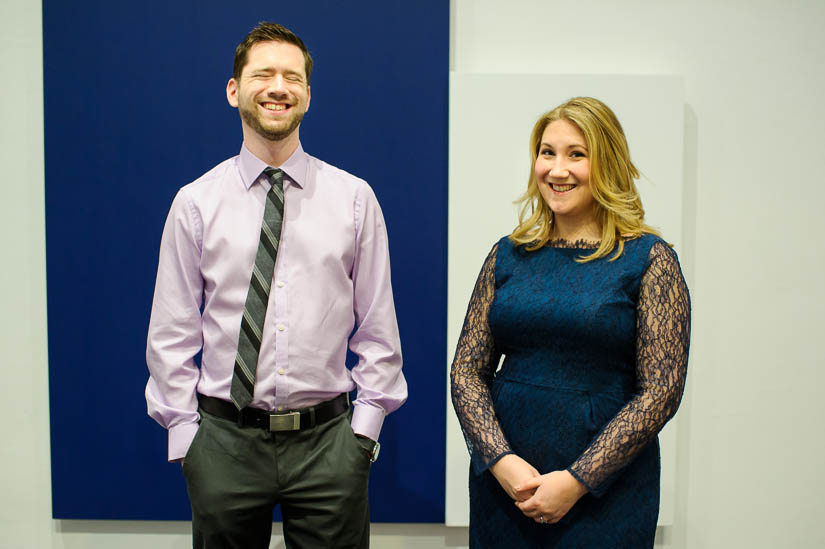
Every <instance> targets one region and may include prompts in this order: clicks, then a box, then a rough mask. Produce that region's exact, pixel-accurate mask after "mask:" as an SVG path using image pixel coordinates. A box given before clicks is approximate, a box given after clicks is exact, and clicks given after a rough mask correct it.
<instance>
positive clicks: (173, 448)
mask: <svg viewBox="0 0 825 549" xmlns="http://www.w3.org/2000/svg"><path fill="white" fill-rule="evenodd" d="M197 432H198V424H197V423H182V424H180V425H175V426H174V427H170V428H169V461H180V460H182V459H183V458H185V457H186V452H188V451H189V446H190V445H191V444H192V439H194V438H195V433H197Z"/></svg>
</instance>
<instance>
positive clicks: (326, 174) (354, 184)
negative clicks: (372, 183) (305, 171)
mask: <svg viewBox="0 0 825 549" xmlns="http://www.w3.org/2000/svg"><path fill="white" fill-rule="evenodd" d="M307 157H309V165H310V171H311V172H314V173H315V180H316V181H317V183H318V184H319V185H337V186H341V185H345V186H348V187H350V188H352V189H353V190H358V189H360V188H362V187H365V188H369V184H368V183H367V182H366V181H365V180H363V179H361V178H360V177H358V176H356V175H353V174H351V173H349V172H348V171H346V170H343V169H341V168H339V167H337V166H333V165H332V164H330V163H329V162H325V161H323V160H321V159H320V158H316V157H314V156H312V155H309V154H308V155H307Z"/></svg>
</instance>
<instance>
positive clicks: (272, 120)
mask: <svg viewBox="0 0 825 549" xmlns="http://www.w3.org/2000/svg"><path fill="white" fill-rule="evenodd" d="M312 65H313V62H312V58H311V57H310V55H309V52H308V51H307V49H306V47H305V46H304V43H303V42H302V41H301V39H300V38H298V37H297V36H296V35H295V34H293V33H292V32H291V31H289V30H288V29H286V28H284V27H282V26H281V25H277V24H273V23H261V24H260V25H258V26H257V27H256V28H255V29H253V30H252V31H251V32H250V34H249V35H248V36H247V37H246V38H245V39H244V41H243V42H241V44H240V45H239V46H238V48H237V50H236V51H235V63H234V72H233V76H232V78H231V79H230V80H229V82H228V84H227V86H226V97H227V100H228V101H229V104H230V105H232V106H233V107H236V108H237V109H238V111H239V112H240V116H241V126H242V129H243V146H242V147H241V151H240V154H239V155H238V156H236V157H234V158H231V159H229V160H226V161H224V162H223V163H221V164H219V165H217V166H216V167H214V168H213V169H212V170H210V171H209V172H207V173H206V174H204V175H203V176H201V177H200V178H199V179H197V180H196V181H194V182H193V183H190V184H189V185H186V186H184V187H183V188H182V189H181V190H180V191H179V192H178V194H177V196H176V197H175V200H174V202H173V204H172V207H171V211H170V213H169V217H168V219H167V221H166V225H165V228H164V231H163V238H162V241H161V248H160V259H159V265H158V277H157V284H156V287H155V296H154V301H153V304H152V317H151V321H150V325H149V338H148V345H147V352H146V355H147V363H148V365H149V371H150V378H149V383H148V384H147V387H146V399H147V402H148V409H149V415H150V416H152V417H153V418H154V419H155V420H157V421H158V422H159V423H160V424H161V425H163V426H164V427H166V428H167V429H168V430H169V460H170V461H180V462H181V464H182V467H183V474H184V477H185V478H186V483H187V488H188V491H189V499H190V502H191V505H192V516H193V520H192V529H193V538H194V539H193V542H194V546H195V547H198V548H200V547H208V548H212V547H221V548H223V547H238V548H241V547H242V548H245V549H246V548H256V547H261V548H266V547H268V546H269V540H270V536H271V525H272V510H273V508H274V506H275V505H279V504H280V505H281V513H282V516H283V520H284V537H285V539H286V543H287V546H288V547H309V548H315V547H367V546H368V544H369V511H368V504H367V478H368V474H369V466H370V463H371V461H374V459H375V458H376V456H377V450H378V444H377V440H378V435H379V432H380V430H381V425H382V422H383V419H384V416H385V415H386V414H388V413H390V412H392V411H393V410H395V409H397V408H398V407H399V406H400V405H401V404H403V403H404V401H405V400H406V396H407V386H406V382H405V380H404V377H403V374H402V373H401V347H400V342H399V336H398V327H397V324H396V319H395V308H394V305H393V298H392V289H391V286H390V265H389V255H388V247H387V235H386V228H385V226H384V220H383V217H382V214H381V209H380V208H379V206H378V202H377V201H376V198H375V195H374V194H373V192H372V190H371V189H370V187H369V186H368V185H367V184H366V183H365V182H364V181H362V180H360V179H358V178H356V177H354V176H352V175H350V174H348V173H346V172H344V171H342V170H339V169H337V168H334V167H332V166H330V165H328V164H326V163H324V162H322V161H320V160H318V159H316V158H313V157H311V156H309V155H308V154H306V153H305V152H304V151H303V149H302V147H301V143H300V140H299V136H298V134H299V129H300V125H301V120H302V119H303V116H304V113H305V112H306V111H307V109H308V108H309V103H310V86H309V80H310V76H311V73H312ZM353 328H354V331H353ZM347 345H349V348H350V349H351V350H352V351H353V352H354V353H355V354H356V355H357V356H358V363H357V365H356V366H354V367H353V368H352V370H351V371H350V370H348V369H347V368H346V366H345V358H346V350H347ZM199 351H202V359H201V366H200V368H198V367H197V365H196V364H195V361H194V357H195V355H196V354H197V353H198V352H199ZM354 388H357V398H356V400H355V401H354V402H353V406H352V409H351V410H350V406H349V398H348V393H349V392H350V391H351V390H352V389H354Z"/></svg>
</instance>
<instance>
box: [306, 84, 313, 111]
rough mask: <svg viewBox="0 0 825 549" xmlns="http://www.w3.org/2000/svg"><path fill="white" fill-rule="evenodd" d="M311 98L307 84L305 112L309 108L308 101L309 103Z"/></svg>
mask: <svg viewBox="0 0 825 549" xmlns="http://www.w3.org/2000/svg"><path fill="white" fill-rule="evenodd" d="M311 99H312V94H311V93H310V89H309V86H307V108H306V109H304V112H305V113H306V112H307V111H308V110H309V103H310V100H311Z"/></svg>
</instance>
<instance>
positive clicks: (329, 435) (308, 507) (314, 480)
mask: <svg viewBox="0 0 825 549" xmlns="http://www.w3.org/2000/svg"><path fill="white" fill-rule="evenodd" d="M349 416H350V414H341V415H340V416H338V417H336V418H334V419H332V420H330V421H328V422H326V423H323V424H321V425H316V426H315V427H313V428H311V429H305V430H303V431H291V432H281V433H270V432H268V431H264V430H263V429H259V428H255V427H239V426H238V425H237V424H236V423H235V422H232V421H228V420H225V419H222V418H218V417H215V416H212V415H209V414H207V413H204V412H201V417H202V419H201V424H200V427H199V428H198V432H197V434H196V435H195V439H194V440H193V441H192V445H191V446H190V448H189V451H188V453H187V454H186V459H185V461H184V465H183V474H184V477H185V478H186V486H187V489H188V491H189V501H190V503H191V505H192V538H193V547H194V549H258V548H260V549H267V548H268V547H269V541H270V537H271V535H272V511H273V509H274V508H275V506H276V505H280V506H281V515H282V517H283V521H284V522H283V525H284V539H285V541H286V546H287V547H289V548H295V549H304V548H307V549H317V548H327V547H331V548H345V547H346V548H366V547H369V504H368V500H367V484H368V479H369V468H370V461H369V455H368V453H367V451H365V445H364V443H362V441H361V440H362V439H359V438H357V437H356V436H355V435H354V434H353V432H352V428H351V427H350V424H349Z"/></svg>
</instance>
